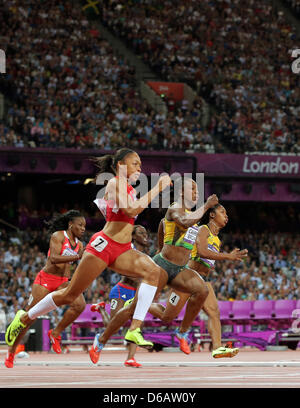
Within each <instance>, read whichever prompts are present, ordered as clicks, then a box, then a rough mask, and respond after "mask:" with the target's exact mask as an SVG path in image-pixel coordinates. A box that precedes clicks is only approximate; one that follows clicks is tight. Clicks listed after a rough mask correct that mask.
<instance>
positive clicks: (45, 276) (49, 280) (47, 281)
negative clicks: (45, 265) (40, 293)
mask: <svg viewBox="0 0 300 408" xmlns="http://www.w3.org/2000/svg"><path fill="white" fill-rule="evenodd" d="M68 280H69V278H67V277H66V276H57V275H52V274H50V273H46V272H44V271H43V270H41V271H40V272H39V273H38V274H37V276H36V278H35V280H34V282H33V283H34V284H36V285H41V286H43V287H44V288H46V289H48V290H49V292H54V291H55V290H56V289H57V288H58V287H59V286H60V285H61V284H62V283H65V282H68Z"/></svg>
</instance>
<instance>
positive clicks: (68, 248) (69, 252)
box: [47, 231, 80, 258]
mask: <svg viewBox="0 0 300 408" xmlns="http://www.w3.org/2000/svg"><path fill="white" fill-rule="evenodd" d="M64 236H65V239H64V242H63V244H62V247H61V251H60V254H59V255H62V256H73V255H77V254H78V252H79V249H80V245H79V240H78V239H77V238H75V246H72V244H71V241H70V238H69V236H68V234H67V232H66V231H64ZM47 256H48V258H49V256H50V248H49V250H48V255H47Z"/></svg>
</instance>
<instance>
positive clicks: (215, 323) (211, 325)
mask: <svg viewBox="0 0 300 408" xmlns="http://www.w3.org/2000/svg"><path fill="white" fill-rule="evenodd" d="M206 285H207V287H208V296H207V298H206V300H205V302H204V305H203V310H204V312H205V313H206V314H207V316H208V324H207V329H208V332H209V334H210V337H211V340H212V347H213V350H215V349H217V348H219V347H221V346H222V343H221V338H222V334H221V321H220V311H219V306H218V301H217V298H216V295H215V292H214V290H213V287H212V286H211V284H210V283H209V282H207V283H206Z"/></svg>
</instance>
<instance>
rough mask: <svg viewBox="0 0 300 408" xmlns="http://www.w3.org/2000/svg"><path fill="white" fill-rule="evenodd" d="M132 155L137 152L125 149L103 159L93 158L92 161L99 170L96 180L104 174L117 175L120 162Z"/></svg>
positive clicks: (102, 157)
mask: <svg viewBox="0 0 300 408" xmlns="http://www.w3.org/2000/svg"><path fill="white" fill-rule="evenodd" d="M132 153H135V151H134V150H131V149H128V148H126V147H123V148H122V149H119V150H117V151H116V153H115V154H106V155H105V156H101V157H93V158H92V159H91V160H92V161H93V162H94V164H95V166H96V167H97V168H98V169H99V171H98V173H97V175H96V177H95V180H96V179H97V177H98V176H99V175H100V174H102V173H113V174H114V175H116V174H117V164H118V162H119V161H122V160H124V159H125V157H126V156H127V155H128V154H132Z"/></svg>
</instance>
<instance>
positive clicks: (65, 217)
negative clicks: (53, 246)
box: [45, 210, 83, 234]
mask: <svg viewBox="0 0 300 408" xmlns="http://www.w3.org/2000/svg"><path fill="white" fill-rule="evenodd" d="M80 217H83V215H82V214H81V213H80V212H79V211H77V210H70V211H68V212H66V213H64V214H60V215H57V216H56V217H53V218H52V220H51V221H48V222H45V224H47V225H48V227H49V229H48V233H49V234H53V232H56V231H65V230H67V229H68V228H69V222H70V221H73V220H74V218H80Z"/></svg>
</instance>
